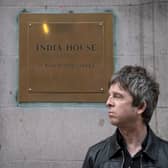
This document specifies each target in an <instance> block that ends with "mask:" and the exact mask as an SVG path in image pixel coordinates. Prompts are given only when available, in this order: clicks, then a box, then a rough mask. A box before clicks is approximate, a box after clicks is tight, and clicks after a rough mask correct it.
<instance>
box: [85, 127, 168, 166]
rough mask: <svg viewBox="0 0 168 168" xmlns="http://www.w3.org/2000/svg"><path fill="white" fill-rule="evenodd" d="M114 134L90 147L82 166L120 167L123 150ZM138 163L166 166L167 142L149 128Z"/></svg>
mask: <svg viewBox="0 0 168 168" xmlns="http://www.w3.org/2000/svg"><path fill="white" fill-rule="evenodd" d="M116 134H117V133H116V132H115V133H114V135H113V136H111V137H109V138H107V139H105V140H104V141H101V142H100V143H98V144H96V145H94V146H92V147H90V148H89V150H88V152H87V155H86V158H85V160H84V163H83V167H82V168H122V167H123V163H124V152H123V150H122V148H121V147H120V145H119V144H118V142H117V135H116ZM140 164H141V168H168V142H167V141H164V140H162V139H160V138H159V137H157V136H156V135H155V134H154V133H153V132H152V130H151V129H150V128H149V131H148V139H147V144H146V147H145V149H144V150H143V153H142V155H141V161H140Z"/></svg>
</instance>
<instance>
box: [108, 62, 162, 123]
mask: <svg viewBox="0 0 168 168" xmlns="http://www.w3.org/2000/svg"><path fill="white" fill-rule="evenodd" d="M116 83H118V84H119V85H120V86H121V87H122V88H123V89H124V90H126V91H127V92H129V93H130V94H131V96H132V97H133V106H135V107H138V106H140V105H142V104H143V103H144V102H146V104H147V107H146V109H145V111H144V112H143V113H142V117H143V120H144V122H145V123H149V121H150V119H151V117H152V114H153V111H154V109H155V108H156V105H157V102H158V96H159V84H158V83H157V82H156V81H155V79H154V78H153V77H152V76H151V75H150V74H149V73H148V72H147V71H146V69H145V68H143V67H141V66H131V65H127V66H124V67H123V68H122V69H121V70H119V71H118V72H116V73H114V75H113V77H112V79H111V80H110V82H109V86H111V85H113V84H116Z"/></svg>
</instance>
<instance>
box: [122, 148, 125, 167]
mask: <svg viewBox="0 0 168 168" xmlns="http://www.w3.org/2000/svg"><path fill="white" fill-rule="evenodd" d="M121 153H122V156H123V161H122V165H121V168H123V167H124V162H125V157H124V151H121Z"/></svg>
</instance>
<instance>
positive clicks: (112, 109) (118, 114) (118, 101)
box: [106, 83, 138, 127]
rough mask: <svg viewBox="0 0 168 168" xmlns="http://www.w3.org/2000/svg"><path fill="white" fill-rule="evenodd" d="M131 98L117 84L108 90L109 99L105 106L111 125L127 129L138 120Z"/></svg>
mask: <svg viewBox="0 0 168 168" xmlns="http://www.w3.org/2000/svg"><path fill="white" fill-rule="evenodd" d="M132 101H133V98H132V96H131V95H130V93H128V92H127V91H125V90H124V89H122V88H121V87H120V85H119V84H118V83H116V84H113V85H111V87H110V88H109V97H108V99H107V102H106V105H107V107H108V109H109V110H108V115H109V119H110V122H111V124H112V125H115V126H117V127H128V126H131V125H132V124H134V123H135V122H136V121H137V119H138V114H137V111H138V109H137V107H134V106H132Z"/></svg>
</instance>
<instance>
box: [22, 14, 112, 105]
mask: <svg viewBox="0 0 168 168" xmlns="http://www.w3.org/2000/svg"><path fill="white" fill-rule="evenodd" d="M19 23H20V32H19V33H20V38H19V48H20V49H19V55H20V64H19V68H20V69H19V73H20V74H19V101H20V102H44V101H45V102H104V101H105V99H106V97H107V92H108V81H109V79H110V77H111V75H112V71H113V56H112V53H113V50H112V48H113V47H112V15H111V14H105V13H104V14H21V15H20V19H19Z"/></svg>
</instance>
